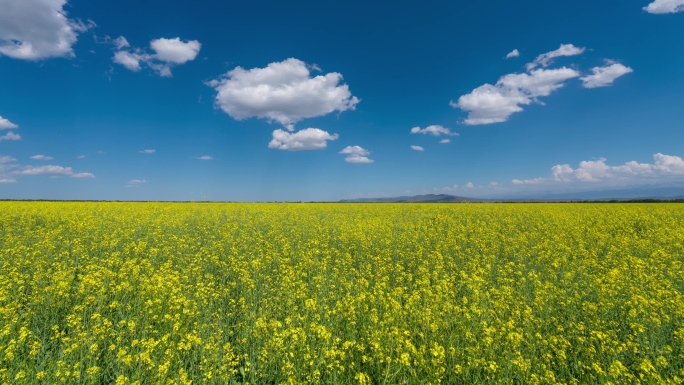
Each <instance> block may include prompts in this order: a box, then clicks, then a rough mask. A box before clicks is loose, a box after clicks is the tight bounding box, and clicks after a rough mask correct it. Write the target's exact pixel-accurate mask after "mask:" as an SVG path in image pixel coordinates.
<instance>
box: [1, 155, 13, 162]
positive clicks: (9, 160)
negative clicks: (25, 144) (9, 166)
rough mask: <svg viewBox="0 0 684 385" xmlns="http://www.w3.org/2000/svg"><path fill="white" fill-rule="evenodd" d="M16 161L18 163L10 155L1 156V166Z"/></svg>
mask: <svg viewBox="0 0 684 385" xmlns="http://www.w3.org/2000/svg"><path fill="white" fill-rule="evenodd" d="M14 161H16V159H14V158H13V157H11V156H8V155H0V164H2V163H10V162H14Z"/></svg>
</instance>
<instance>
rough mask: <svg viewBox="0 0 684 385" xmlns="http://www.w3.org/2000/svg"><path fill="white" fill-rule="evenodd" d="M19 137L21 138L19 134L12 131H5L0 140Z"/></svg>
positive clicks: (17, 138)
mask: <svg viewBox="0 0 684 385" xmlns="http://www.w3.org/2000/svg"><path fill="white" fill-rule="evenodd" d="M19 139H21V135H19V134H15V133H14V132H12V131H10V132H8V133H6V134H5V135H2V136H0V142H2V141H3V140H19Z"/></svg>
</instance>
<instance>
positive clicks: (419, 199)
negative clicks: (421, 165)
mask: <svg viewBox="0 0 684 385" xmlns="http://www.w3.org/2000/svg"><path fill="white" fill-rule="evenodd" d="M489 201H491V200H489V199H475V198H466V197H459V196H455V195H447V194H427V195H414V196H401V197H394V198H358V199H344V200H341V201H340V202H356V203H360V202H387V203H400V202H411V203H446V202H489Z"/></svg>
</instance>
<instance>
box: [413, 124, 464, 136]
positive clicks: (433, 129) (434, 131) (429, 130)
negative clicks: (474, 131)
mask: <svg viewBox="0 0 684 385" xmlns="http://www.w3.org/2000/svg"><path fill="white" fill-rule="evenodd" d="M411 133H412V134H430V135H434V136H440V135H448V136H458V135H459V134H458V133H455V132H451V130H450V129H448V128H445V127H442V126H440V125H436V124H435V125H432V126H427V127H425V128H423V129H421V128H420V127H413V128H412V129H411Z"/></svg>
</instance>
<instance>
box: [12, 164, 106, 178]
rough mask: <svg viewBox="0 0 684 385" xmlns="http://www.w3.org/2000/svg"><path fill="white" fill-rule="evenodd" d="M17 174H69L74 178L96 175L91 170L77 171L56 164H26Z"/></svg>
mask: <svg viewBox="0 0 684 385" xmlns="http://www.w3.org/2000/svg"><path fill="white" fill-rule="evenodd" d="M15 174H17V175H31V176H38V175H43V176H69V177H72V178H94V177H95V175H93V174H91V173H89V172H75V171H74V170H73V169H72V168H71V167H62V166H55V165H47V166H38V167H32V166H24V167H23V168H22V169H21V170H19V171H16V172H15Z"/></svg>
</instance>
